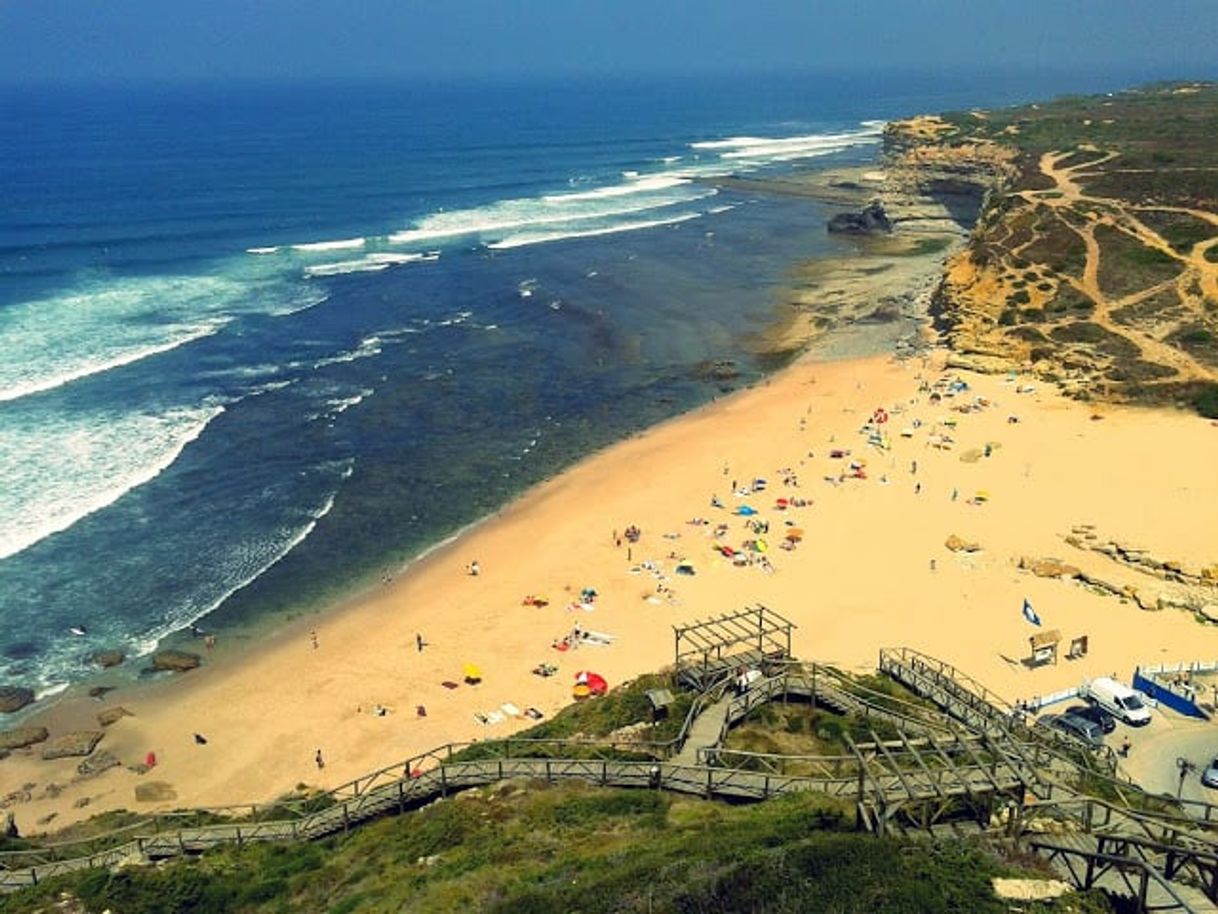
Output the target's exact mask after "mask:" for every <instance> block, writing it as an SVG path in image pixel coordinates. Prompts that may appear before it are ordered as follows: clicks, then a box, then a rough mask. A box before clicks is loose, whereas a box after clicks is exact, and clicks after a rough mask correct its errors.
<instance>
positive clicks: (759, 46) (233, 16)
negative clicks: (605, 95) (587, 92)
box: [0, 0, 1218, 86]
mask: <svg viewBox="0 0 1218 914" xmlns="http://www.w3.org/2000/svg"><path fill="white" fill-rule="evenodd" d="M1213 12H1214V7H1213V4H1212V2H1210V0H1162V2H1159V3H1156V4H1155V5H1154V6H1153V7H1150V6H1148V5H1147V4H1145V3H1143V2H1141V0H1107V2H1100V0H1059V2H1054V3H1047V2H1046V3H1025V4H1022V5H1020V6H1018V7H1016V6H1014V5H1009V4H1003V5H998V4H984V5H982V4H975V3H972V2H967V0H929V2H924V3H920V4H918V5H917V8H916V9H915V8H913V7H912V5H911V4H909V3H907V2H901V0H875V2H871V3H868V4H866V5H865V6H859V7H856V6H853V5H846V4H841V3H815V2H798V0H756V2H753V3H750V4H749V5H748V6H747V8H744V7H742V5H741V4H739V3H736V2H730V0H701V2H698V3H692V2H688V0H679V2H671V3H668V4H664V5H660V6H657V5H655V4H647V3H643V2H641V0H617V2H615V3H613V4H607V3H580V4H572V3H564V2H559V0H536V2H518V3H507V2H497V3H492V2H489V0H449V2H446V3H444V4H429V3H423V2H410V0H406V2H390V0H365V2H362V3H361V4H360V5H359V7H358V8H357V9H355V10H354V11H353V10H352V9H351V8H350V7H349V6H346V5H343V4H339V3H337V2H335V0H317V2H314V3H311V4H308V5H301V4H295V3H287V2H285V0H261V2H259V3H257V4H249V3H246V2H242V0H209V2H207V3H202V2H199V0H181V2H178V3H175V4H172V5H168V4H160V3H155V2H153V0H126V2H121V3H113V4H110V5H107V6H101V5H98V4H96V3H95V2H92V0H60V2H58V3H56V4H54V5H53V6H51V5H47V4H45V3H36V2H33V0H8V2H6V3H4V4H0V52H2V53H0V84H5V85H9V86H13V85H17V86H20V85H38V84H44V83H68V84H82V83H103V84H104V83H133V82H134V83H145V82H173V83H177V82H216V81H236V82H240V81H272V82H294V81H341V80H367V79H376V80H384V79H401V80H409V81H415V82H428V81H432V82H452V81H463V80H471V81H478V80H509V81H524V82H527V81H531V80H537V79H552V78H557V77H570V78H606V77H614V78H621V77H631V76H636V77H652V76H689V77H698V76H706V75H711V74H723V75H731V74H738V75H741V76H748V75H750V74H753V73H770V74H774V73H787V72H790V73H800V72H821V71H825V70H843V71H847V72H851V71H858V72H868V71H872V72H873V71H877V70H882V71H888V72H899V71H909V70H917V71H922V72H925V71H940V72H943V73H944V74H945V75H950V74H951V73H952V72H966V71H969V70H974V71H975V70H977V69H982V68H984V69H996V70H1003V69H1009V70H1011V71H1012V72H1013V73H1018V72H1021V71H1022V72H1026V71H1029V70H1036V69H1048V70H1061V71H1065V72H1082V71H1086V70H1103V71H1110V70H1111V71H1114V72H1117V71H1128V72H1130V73H1131V74H1140V75H1141V76H1142V77H1144V78H1160V77H1161V78H1205V77H1207V76H1213V75H1214V74H1215V73H1216V72H1218V65H1216V64H1215V55H1214V51H1213V49H1214V47H1215V46H1218V25H1216V24H1215V20H1216V18H1218V17H1214V16H1213Z"/></svg>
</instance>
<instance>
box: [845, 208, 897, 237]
mask: <svg viewBox="0 0 1218 914" xmlns="http://www.w3.org/2000/svg"><path fill="white" fill-rule="evenodd" d="M892 228H893V226H892V220H891V219H889V218H888V213H886V212H885V211H884V204H883V203H881V202H880V201H879V200H873V201H872V202H871V203H868V204H867V206H865V207H864V208H863V211H862V212H860V213H838V214H837V215H836V216H834V217H833V218H832V219H830V220H829V231H830V232H834V233H836V234H842V235H890V234H892Z"/></svg>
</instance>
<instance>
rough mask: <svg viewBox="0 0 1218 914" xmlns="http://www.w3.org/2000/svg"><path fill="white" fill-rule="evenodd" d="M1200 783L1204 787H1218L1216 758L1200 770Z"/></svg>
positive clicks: (1217, 761) (1217, 760)
mask: <svg viewBox="0 0 1218 914" xmlns="http://www.w3.org/2000/svg"><path fill="white" fill-rule="evenodd" d="M1201 783H1202V784H1204V785H1205V786H1206V787H1218V758H1216V759H1214V760H1213V761H1211V762H1210V763H1209V764H1208V765H1206V766H1205V770H1204V771H1202V772H1201Z"/></svg>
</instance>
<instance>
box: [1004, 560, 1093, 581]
mask: <svg viewBox="0 0 1218 914" xmlns="http://www.w3.org/2000/svg"><path fill="white" fill-rule="evenodd" d="M1019 567H1020V568H1022V569H1024V570H1025V571H1030V572H1032V574H1034V575H1036V576H1037V577H1038V578H1076V577H1078V576H1079V573H1080V572H1079V570H1078V569H1077V568H1075V567H1074V566H1073V565H1067V564H1066V563H1065V562H1063V561H1061V559H1053V558H1045V559H1034V558H1029V557H1028V556H1024V557H1023V558H1021V559H1020V560H1019Z"/></svg>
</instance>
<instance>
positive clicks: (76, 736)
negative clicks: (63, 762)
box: [42, 730, 105, 760]
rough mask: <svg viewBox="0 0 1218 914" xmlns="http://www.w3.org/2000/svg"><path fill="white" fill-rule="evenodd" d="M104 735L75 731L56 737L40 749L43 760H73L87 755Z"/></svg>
mask: <svg viewBox="0 0 1218 914" xmlns="http://www.w3.org/2000/svg"><path fill="white" fill-rule="evenodd" d="M104 735H105V734H104V733H102V732H101V731H100V730H76V731H75V732H73V733H65V734H64V735H63V736H57V737H55V738H54V739H53V740H51V741H50V742H48V743H47V744H46V745H45V746H43V747H42V757H43V758H44V759H48V760H49V759H56V758H74V757H79V756H83V755H88V754H89V753H90V752H92V751H93V750H94V748H96V746H97V744H98V743H100V742H101V738H102V737H103V736H104Z"/></svg>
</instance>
